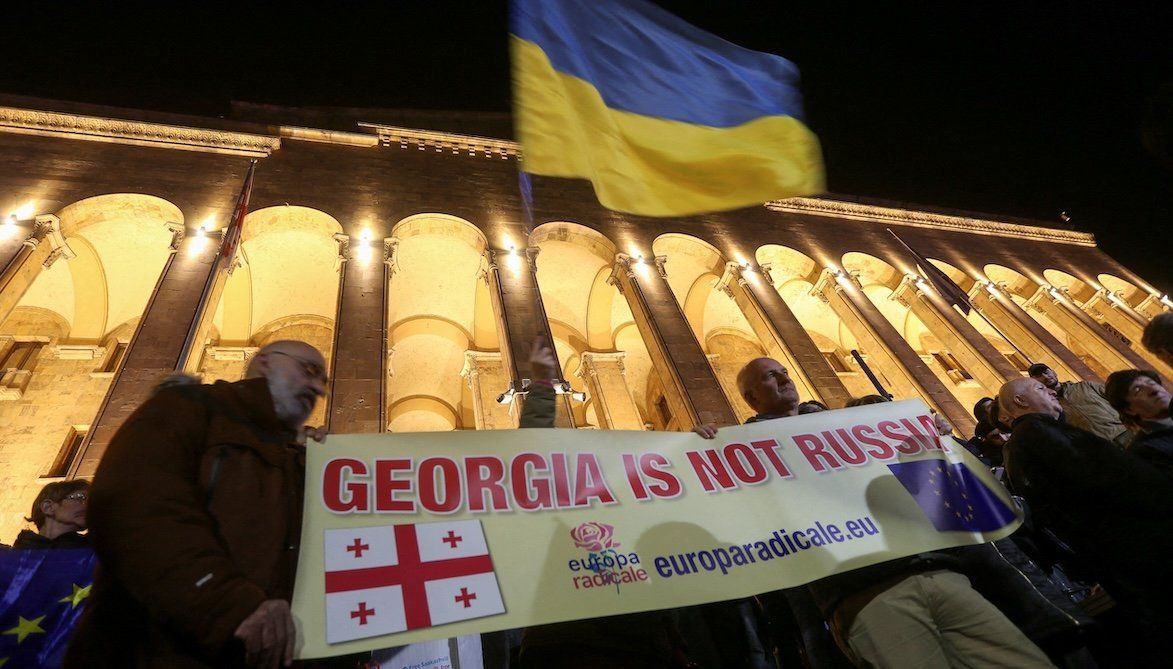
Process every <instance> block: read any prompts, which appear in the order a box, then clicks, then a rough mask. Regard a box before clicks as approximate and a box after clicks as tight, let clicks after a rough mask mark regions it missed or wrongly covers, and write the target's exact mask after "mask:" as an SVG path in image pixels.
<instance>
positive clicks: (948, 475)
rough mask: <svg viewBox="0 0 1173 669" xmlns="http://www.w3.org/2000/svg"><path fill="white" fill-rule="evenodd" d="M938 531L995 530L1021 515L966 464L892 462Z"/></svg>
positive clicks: (894, 470) (901, 481) (902, 481)
mask: <svg viewBox="0 0 1173 669" xmlns="http://www.w3.org/2000/svg"><path fill="white" fill-rule="evenodd" d="M888 469H889V470H891V471H892V474H893V475H895V476H896V478H897V479H898V480H899V481H900V483H901V484H902V485H903V486H904V487H905V489H907V490H908V492H909V493H911V494H912V498H913V499H914V500H916V504H917V506H919V507H920V508H921V509H922V510H923V511H924V512H925V515H926V516H928V518H929V521H930V522H932V523H933V527H935V528H937V531H938V532H991V531H993V530H998V529H1001V528H1003V527H1006V526H1007V525H1009V524H1010V523H1013V522H1014V521H1015V520H1017V518H1018V515H1017V514H1016V513H1015V511H1014V510H1013V509H1011V508H1010V507H1009V506H1007V505H1006V503H1005V502H1003V501H1002V498H1000V497H999V496H998V495H997V493H995V492H994V491H993V490H990V489H989V488H988V487H987V486H986V484H984V483H982V481H981V479H979V478H978V477H977V476H976V475H975V474H974V473H973V472H972V471H970V470H969V468H967V467H966V466H965V465H964V464H950V463H947V462H945V461H944V460H937V459H931V460H917V461H915V462H901V463H897V464H894V465H888Z"/></svg>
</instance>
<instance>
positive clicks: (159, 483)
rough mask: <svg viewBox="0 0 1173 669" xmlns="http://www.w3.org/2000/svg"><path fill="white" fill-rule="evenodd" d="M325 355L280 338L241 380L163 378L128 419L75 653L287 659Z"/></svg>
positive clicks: (177, 662)
mask: <svg viewBox="0 0 1173 669" xmlns="http://www.w3.org/2000/svg"><path fill="white" fill-rule="evenodd" d="M325 364H326V363H325V360H324V359H323V358H322V355H321V353H319V352H318V351H317V350H315V349H314V348H313V347H311V346H309V345H308V344H304V343H302V342H295V341H281V342H274V343H272V344H270V345H268V346H266V347H264V348H262V349H261V350H260V351H258V352H257V354H256V356H255V357H254V358H253V360H252V362H251V363H250V364H249V367H248V373H247V374H246V378H245V380H243V381H238V382H236V383H228V382H225V381H218V382H216V383H215V384H212V385H198V384H189V385H182V386H174V387H168V388H164V389H162V390H160V391H159V392H158V393H157V394H156V395H154V396H153V397H151V398H150V399H148V400H147V401H146V402H145V403H144V404H143V405H142V406H141V407H140V408H139V409H138V410H137V411H135V412H134V414H132V415H131V416H130V418H128V419H127V420H126V423H125V424H123V426H122V428H121V429H119V431H118V433H117V434H116V435H115V436H114V439H113V440H112V441H111V443H110V446H109V448H108V449H107V451H106V454H105V456H104V457H103V458H102V462H101V464H100V465H99V466H98V471H97V474H96V475H95V476H94V481H93V487H92V489H91V490H90V498H89V523H90V537H91V538H92V541H93V546H94V550H95V551H96V552H97V554H98V557H99V558H100V561H101V567H100V568H99V570H98V575H97V577H96V580H95V584H94V590H93V595H92V596H91V598H90V602H89V606H88V608H87V610H86V612H85V616H84V618H83V619H82V621H81V623H80V624H79V627H78V629H77V632H76V634H75V635H74V638H73V642H72V643H71V645H70V648H69V652H68V656H67V658H66V666H67V667H94V666H109V667H169V668H179V669H182V668H187V667H238V666H263V667H276V666H278V665H279V664H285V665H288V664H289V663H290V662H291V661H292V658H293V643H294V637H295V633H294V627H293V619H292V617H291V616H290V613H289V599H290V597H291V595H292V593H293V579H294V573H295V571H296V569H295V567H296V562H297V551H298V541H299V538H300V537H299V535H300V531H301V511H302V494H303V484H304V479H305V447H304V445H302V444H301V443H299V442H301V441H302V439H300V438H299V437H300V436H301V432H302V429H303V425H304V424H305V421H306V419H307V418H309V415H310V413H311V412H312V411H313V409H314V405H315V404H316V402H317V399H318V397H321V396H323V395H325V393H326V383H327V380H326V372H325Z"/></svg>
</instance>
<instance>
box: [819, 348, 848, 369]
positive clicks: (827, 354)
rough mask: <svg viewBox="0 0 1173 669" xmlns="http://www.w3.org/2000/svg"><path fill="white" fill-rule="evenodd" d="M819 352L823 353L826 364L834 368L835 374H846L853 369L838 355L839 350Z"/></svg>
mask: <svg viewBox="0 0 1173 669" xmlns="http://www.w3.org/2000/svg"><path fill="white" fill-rule="evenodd" d="M820 352H821V353H822V354H823V359H824V360H826V361H827V364H828V365H830V366H831V369H833V370H835V373H836V374H847V373H850V372H851V371H853V370H852V369H851V368H850V367H848V366H847V363H846V362H845V361H844V360H843V356H841V355H839V351H820Z"/></svg>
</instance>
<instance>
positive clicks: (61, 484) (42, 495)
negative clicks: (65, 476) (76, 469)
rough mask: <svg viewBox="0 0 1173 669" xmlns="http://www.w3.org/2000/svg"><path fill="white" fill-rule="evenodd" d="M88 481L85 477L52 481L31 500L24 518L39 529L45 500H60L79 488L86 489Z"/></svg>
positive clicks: (41, 524) (43, 514)
mask: <svg viewBox="0 0 1173 669" xmlns="http://www.w3.org/2000/svg"><path fill="white" fill-rule="evenodd" d="M89 487H90V482H89V481H87V480H86V479H72V480H69V481H54V482H52V483H50V484H48V485H46V486H45V487H44V488H41V492H39V493H37V498H36V499H35V500H33V509H32V511H31V512H30V513H29V516H28V517H27V518H25V520H27V521H28V522H30V523H32V524H33V525H36V526H37V529H40V528H41V527H42V526H43V525H44V524H45V512H44V511H42V510H41V504H44V503H45V502H46V501H49V502H60V501H61V500H63V499H65V498H66V497H68V496H69V495H70V494H72V493H75V492H77V491H79V490H88V489H89Z"/></svg>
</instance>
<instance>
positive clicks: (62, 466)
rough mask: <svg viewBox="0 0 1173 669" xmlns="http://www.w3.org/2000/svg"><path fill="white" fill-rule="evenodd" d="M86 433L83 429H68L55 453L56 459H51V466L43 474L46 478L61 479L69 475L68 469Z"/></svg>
mask: <svg viewBox="0 0 1173 669" xmlns="http://www.w3.org/2000/svg"><path fill="white" fill-rule="evenodd" d="M87 432H88V430H87V429H86V428H84V427H78V426H74V427H71V428H69V434H68V435H66V437H65V442H64V443H62V444H61V448H60V449H59V450H58V451H57V457H56V458H54V459H53V464H52V465H50V467H49V471H48V472H46V473H45V477H46V478H61V477H63V476H67V475H68V474H69V468H70V466H71V465H73V460H74V458H76V457H77V454H78V453H79V452H81V444H82V442H83V441H85V439H86V433H87Z"/></svg>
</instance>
